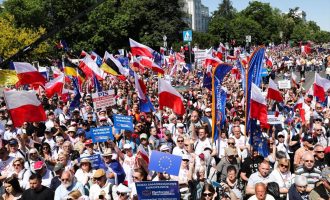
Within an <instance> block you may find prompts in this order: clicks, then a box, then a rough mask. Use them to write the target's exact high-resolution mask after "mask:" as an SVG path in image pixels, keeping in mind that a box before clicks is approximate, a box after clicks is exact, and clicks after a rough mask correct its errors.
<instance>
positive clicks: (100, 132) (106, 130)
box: [91, 126, 114, 143]
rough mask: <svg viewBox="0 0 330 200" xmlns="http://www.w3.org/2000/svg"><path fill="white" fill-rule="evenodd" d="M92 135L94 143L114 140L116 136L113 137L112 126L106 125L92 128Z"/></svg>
mask: <svg viewBox="0 0 330 200" xmlns="http://www.w3.org/2000/svg"><path fill="white" fill-rule="evenodd" d="M91 137H92V140H93V143H96V142H105V141H107V140H109V139H111V140H113V139H114V138H113V134H112V127H110V126H104V127H99V128H92V129H91Z"/></svg>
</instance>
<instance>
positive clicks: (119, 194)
mask: <svg viewBox="0 0 330 200" xmlns="http://www.w3.org/2000/svg"><path fill="white" fill-rule="evenodd" d="M117 195H118V196H126V195H127V193H122V192H117Z"/></svg>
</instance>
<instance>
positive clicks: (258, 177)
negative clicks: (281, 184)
mask: <svg viewBox="0 0 330 200" xmlns="http://www.w3.org/2000/svg"><path fill="white" fill-rule="evenodd" d="M269 170H270V165H269V162H268V161H265V160H264V161H262V162H261V163H260V164H258V171H257V172H255V173H253V174H251V176H250V178H249V180H248V183H247V186H246V194H248V195H252V194H255V192H256V191H255V186H256V184H257V183H261V182H262V183H268V182H270V177H269Z"/></svg>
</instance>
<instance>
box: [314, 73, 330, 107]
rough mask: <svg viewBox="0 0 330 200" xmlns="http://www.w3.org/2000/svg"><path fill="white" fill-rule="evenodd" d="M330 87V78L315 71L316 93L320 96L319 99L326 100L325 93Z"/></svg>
mask: <svg viewBox="0 0 330 200" xmlns="http://www.w3.org/2000/svg"><path fill="white" fill-rule="evenodd" d="M329 88H330V80H328V79H326V78H322V77H321V76H320V75H319V74H318V73H315V81H314V95H315V96H316V97H317V98H319V101H321V102H324V101H325V93H326V91H327V90H328V89H329Z"/></svg>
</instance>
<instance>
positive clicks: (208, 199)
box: [201, 183, 217, 200]
mask: <svg viewBox="0 0 330 200" xmlns="http://www.w3.org/2000/svg"><path fill="white" fill-rule="evenodd" d="M216 196H217V193H216V192H215V189H214V187H213V186H212V185H211V184H209V183H205V184H204V187H203V190H202V198H201V199H202V200H214V199H215V198H216Z"/></svg>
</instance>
